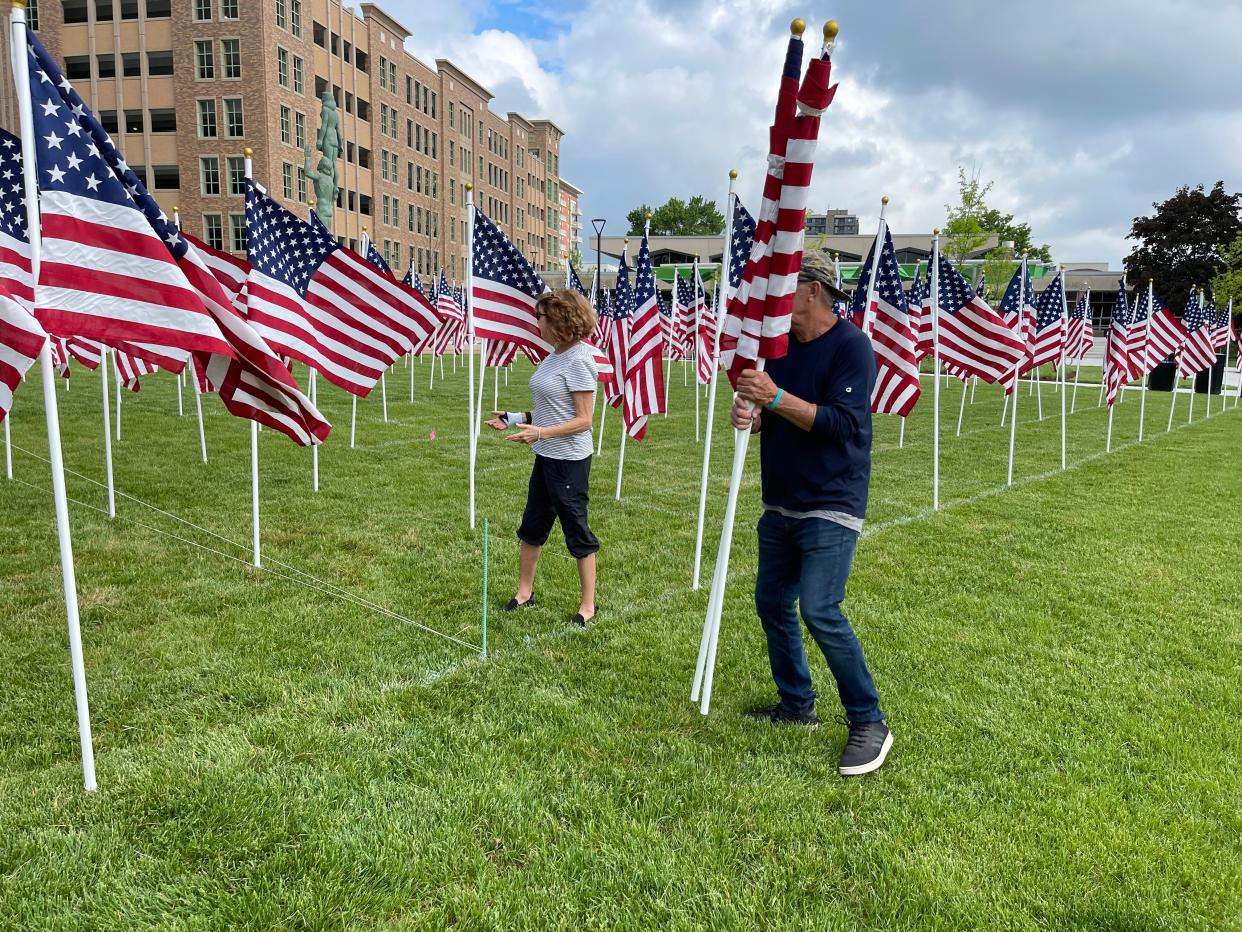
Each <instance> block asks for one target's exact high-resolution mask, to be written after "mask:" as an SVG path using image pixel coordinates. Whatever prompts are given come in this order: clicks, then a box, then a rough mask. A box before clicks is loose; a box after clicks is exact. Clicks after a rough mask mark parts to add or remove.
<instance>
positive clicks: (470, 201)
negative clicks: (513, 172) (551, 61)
mask: <svg viewBox="0 0 1242 932" xmlns="http://www.w3.org/2000/svg"><path fill="white" fill-rule="evenodd" d="M466 217H467V225H466V243H465V247H466V290H465V293H464V294H463V295H462V301H463V302H464V303H465V305H466V307H465V312H466V320H465V327H466V341H465V343H466V347H467V348H468V349H469V352H470V356H469V359H468V360H467V365H468V367H469V370H470V375H469V389H468V390H467V392H466V405H467V411H466V418H467V419H466V423H467V424H468V425H469V427H470V429H469V430H468V431H467V432H466V440H467V443H468V446H469V460H470V462H469V469H470V508H469V511H470V528H471V530H473V529H474V464H475V459H476V457H477V456H478V441H477V438H476V437H475V433H474V429H473V428H474V185H473V184H471V183H469V182H466ZM453 358H454V359H456V358H457V357H456V356H454V357H453Z"/></svg>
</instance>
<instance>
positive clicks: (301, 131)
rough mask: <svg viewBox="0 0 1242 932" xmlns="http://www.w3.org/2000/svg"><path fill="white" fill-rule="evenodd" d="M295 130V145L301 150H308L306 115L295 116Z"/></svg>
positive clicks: (297, 114)
mask: <svg viewBox="0 0 1242 932" xmlns="http://www.w3.org/2000/svg"><path fill="white" fill-rule="evenodd" d="M293 128H294V130H295V135H294V137H293V138H294V145H296V146H297V147H298V148H299V149H305V148H306V114H304V113H296V114H294V116H293Z"/></svg>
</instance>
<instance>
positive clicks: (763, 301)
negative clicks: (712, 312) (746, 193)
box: [720, 37, 836, 387]
mask: <svg viewBox="0 0 1242 932" xmlns="http://www.w3.org/2000/svg"><path fill="white" fill-rule="evenodd" d="M801 60H802V40H801V39H800V38H797V37H793V38H791V39H790V41H789V50H788V52H787V54H786V57H785V67H784V71H783V72H782V75H781V84H780V89H779V91H778V93H777V103H776V118H775V120H774V122H773V125H772V127H771V130H770V134H769V139H770V144H769V154H768V173H767V177H766V178H765V180H764V187H763V201H762V204H761V206H760V210H759V218H758V222H757V223H756V227H755V235H754V240H753V242H752V244H751V252H750V258H749V259H747V262H746V267H745V269H744V271H743V272H742V280H741V284H740V286H739V287H738V290H737V293H736V295H734V297H733V300H732V301H730V302H729V308H728V314H727V315H726V318H725V322H724V325H723V330H722V332H721V340H720V349H721V360H720V362H721V365H722V366H724V367H725V369H726V371H727V372H728V373H729V381H730V382H732V383H733V385H734V387H736V385H737V378H738V376H739V375H740V374H741V373H742V371H743V370H745V369H748V368H753V366H754V364H755V363H756V362H757V361H758V360H759V359H776V358H779V357H781V356H784V355H785V352H786V350H787V347H788V341H789V324H790V315H791V312H792V306H793V295H794V291H795V290H796V289H797V284H798V270H799V269H800V268H801V264H802V243H803V227H804V224H805V217H806V204H807V198H808V195H809V191H810V183H811V173H812V169H813V168H814V164H813V163H814V157H815V147H816V143H817V141H818V137H819V123H820V116H821V115H822V113H823V111H824V110H825V109H827V107H828V105H829V104H830V103H831V102H832V97H833V95H834V93H835V92H836V87H835V86H834V87H829V84H828V82H829V80H830V78H831V63H830V62H829V60H828V59H825V58H817V59H815V60H814V61H812V62H811V64H810V66H809V67H808V69H807V74H806V80H805V81H804V82H803V85H802V90H801V92H800V93H799V91H798V72H799V69H800V65H801Z"/></svg>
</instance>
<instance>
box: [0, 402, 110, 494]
mask: <svg viewBox="0 0 1242 932" xmlns="http://www.w3.org/2000/svg"><path fill="white" fill-rule="evenodd" d="M104 397H105V398H107V397H108V389H107V387H106V386H105V387H104ZM12 413H13V409H12V407H10V408H9V414H12ZM104 418H105V422H104V438H105V439H106V438H107V436H108V424H107V421H106V418H107V415H106V414H105V415H104ZM10 440H11V438H10V437H9V416H8V415H5V418H4V478H6V479H12V478H13V450H12V448H11V444H10ZM108 517H112V516H111V515H109V516H108Z"/></svg>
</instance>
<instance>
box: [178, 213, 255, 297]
mask: <svg viewBox="0 0 1242 932" xmlns="http://www.w3.org/2000/svg"><path fill="white" fill-rule="evenodd" d="M181 238H182V239H183V240H185V241H186V242H187V243H189V244H190V245H191V246H193V247H194V248H195V249H196V250H198V254H199V257H200V258H202V260H203V262H204V263H205V264H206V266H207V268H208V269H209V270H210V271H211V274H212V275H214V276H215V279H216V281H218V282H219V283H220V285H221V287H223V288H224V291H225V293H226V294H228V296H229V297H230V298H231V299H232V301H233V309H234V310H235V311H237V313H238V314H240V315H241V316H243V317H245V316H246V277H247V276H248V275H249V274H250V263H249V262H247V261H246V260H245V259H239V258H238V257H237V256H234V255H232V254H231V253H227V252H225V251H224V250H222V249H216V248H215V247H214V246H208V245H207V244H206V243H204V242H203V241H202V240H201V239H199V238H198V237H196V236H191V235H190V234H189V233H186V232H184V231H183V232H182V233H181Z"/></svg>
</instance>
